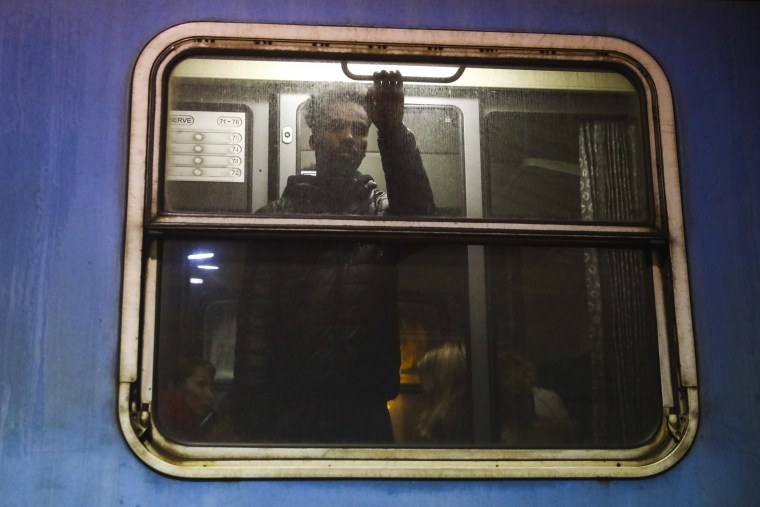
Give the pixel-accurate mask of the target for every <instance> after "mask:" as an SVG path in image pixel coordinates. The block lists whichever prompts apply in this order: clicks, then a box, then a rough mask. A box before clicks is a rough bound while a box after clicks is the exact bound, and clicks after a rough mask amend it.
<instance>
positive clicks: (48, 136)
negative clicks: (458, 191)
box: [0, 0, 760, 507]
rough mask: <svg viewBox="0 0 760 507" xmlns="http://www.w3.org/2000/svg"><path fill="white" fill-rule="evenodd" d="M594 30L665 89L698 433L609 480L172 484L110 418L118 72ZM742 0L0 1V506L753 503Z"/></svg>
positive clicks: (758, 340) (753, 74)
mask: <svg viewBox="0 0 760 507" xmlns="http://www.w3.org/2000/svg"><path fill="white" fill-rule="evenodd" d="M196 20H219V21H240V22H275V23H302V24H303V23H306V24H330V25H356V26H388V27H402V28H403V27H409V28H411V27H418V28H445V29H463V30H496V31H527V32H548V33H574V34H598V35H609V36H615V37H621V38H623V39H627V40H629V41H632V42H634V43H636V44H639V45H640V46H642V47H643V48H645V49H646V50H647V51H649V52H650V53H651V54H652V55H653V56H654V57H655V59H656V60H657V61H658V62H659V63H660V64H661V65H662V67H663V69H664V70H665V72H666V74H667V75H668V76H669V78H670V81H671V85H672V88H673V92H674V101H675V107H676V117H677V128H678V137H679V143H680V152H679V155H680V159H681V167H682V187H683V191H684V211H685V219H686V229H687V240H688V253H689V262H690V269H691V283H692V296H693V310H694V324H695V333H696V341H697V349H698V350H697V352H698V354H699V356H698V366H699V378H700V383H701V390H700V397H701V400H700V401H701V407H702V411H701V426H700V431H699V434H698V437H697V441H696V442H695V444H694V445H693V447H692V450H691V451H690V452H689V454H688V455H687V456H686V458H685V459H684V460H683V461H682V462H681V463H680V464H678V465H677V466H676V467H675V468H673V469H672V470H670V471H668V472H666V473H664V474H662V475H660V476H657V477H654V478H649V479H643V480H628V481H627V480H615V481H594V480H576V481H552V480H540V481H539V480H536V481H511V480H506V481H403V480H400V481H229V482H222V481H181V480H176V479H172V478H168V477H165V476H162V475H160V474H157V473H156V472H154V471H152V470H150V469H148V468H147V467H146V466H144V465H143V464H141V463H140V461H139V460H138V459H137V458H135V457H134V456H133V455H132V453H131V451H130V450H129V449H128V447H127V446H126V444H125V443H124V441H123V439H122V436H121V434H120V430H119V427H118V424H117V417H116V375H117V364H118V323H119V286H120V266H121V264H120V255H121V247H122V244H121V242H122V239H123V238H122V227H123V219H124V205H125V168H126V156H127V124H128V118H127V114H128V103H129V87H130V74H131V70H132V66H133V64H134V62H135V59H136V58H137V56H138V54H139V52H140V50H141V49H142V47H143V46H144V45H145V43H146V42H147V41H148V40H150V38H151V37H152V36H153V35H155V34H157V33H158V32H160V31H162V30H163V29H165V28H167V27H169V26H171V25H175V24H178V23H182V22H186V21H196ZM758 26H760V4H758V3H756V2H698V1H693V2H685V1H655V0H651V1H633V0H628V1H616V2H609V1H602V0H573V1H568V0H562V1H560V0H471V1H470V2H467V3H464V2H461V0H456V1H454V0H444V1H434V0H417V1H415V2H409V1H402V0H384V1H382V2H378V1H373V2H369V1H362V0H359V1H357V0H319V1H318V0H277V1H272V0H260V1H251V0H227V1H226V2H209V1H206V0H204V1H200V0H183V1H173V2H170V1H164V2H160V1H155V0H150V1H149V0H134V1H130V2H123V1H117V0H97V1H96V0H80V1H76V2H75V1H71V0H70V1H60V0H59V1H53V0H50V1H43V0H28V1H24V2H21V1H19V2H10V1H5V2H3V3H2V6H0V224H2V225H0V492H1V493H0V505H8V506H21V505H24V506H26V505H96V506H99V505H130V506H135V505H141V506H146V505H170V504H171V505H181V504H183V503H185V504H188V505H209V506H211V505H241V504H242V505H248V504H253V505H324V504H328V505H332V506H336V507H337V506H342V505H414V506H436V507H441V506H446V505H468V504H479V505H514V504H516V505H547V504H549V505H551V504H554V505H630V506H638V505H646V504H662V503H668V504H671V505H710V506H711V505H752V504H753V503H754V498H755V497H756V496H757V495H758V494H759V493H760V481H757V480H756V475H757V474H756V472H754V471H755V470H757V469H760V444H758V438H757V436H758V435H760V399H759V397H760V374H759V373H758V372H760V345H759V344H760V312H758V303H757V301H759V300H760V255H759V254H758V252H760V128H759V127H760V99H758V88H760V71H759V70H758V68H759V67H760V66H758V64H757V63H758V62H760V30H758V29H757V28H758Z"/></svg>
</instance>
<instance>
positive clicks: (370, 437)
mask: <svg viewBox="0 0 760 507" xmlns="http://www.w3.org/2000/svg"><path fill="white" fill-rule="evenodd" d="M403 104H404V94H403V81H402V78H401V75H400V74H399V73H397V72H385V71H383V72H381V73H377V74H376V75H375V82H374V84H373V86H372V87H370V89H369V90H368V91H367V92H365V93H357V92H352V91H346V90H345V89H337V88H333V89H330V90H326V91H323V92H322V93H319V94H316V95H313V96H312V97H311V99H310V100H309V102H308V103H307V113H306V120H307V124H308V125H309V127H310V128H311V130H312V136H311V138H310V140H309V144H310V146H311V147H312V148H313V150H314V152H315V157H316V165H315V168H314V170H315V171H316V175H297V176H291V177H290V178H289V179H288V183H287V186H286V188H285V190H284V191H283V193H282V197H281V198H280V199H278V200H276V201H274V202H272V203H269V204H268V205H266V206H264V207H263V208H262V209H260V210H259V211H258V213H261V214H271V215H290V214H308V215H321V216H325V215H366V216H383V215H396V216H423V215H428V216H429V215H433V214H434V213H435V204H434V201H433V193H432V190H431V188H430V183H429V181H428V178H427V175H426V173H425V169H424V167H423V164H422V159H421V157H420V154H419V150H418V149H417V145H416V141H415V138H414V135H413V134H412V133H411V132H410V131H409V130H408V129H407V128H406V127H405V126H404V124H403ZM371 123H375V125H376V126H377V128H378V145H379V148H380V155H381V160H382V166H383V171H384V173H385V178H386V183H387V193H386V192H383V191H381V190H379V189H378V188H377V184H376V183H375V181H374V180H373V179H372V177H371V176H368V175H362V174H360V173H359V172H358V171H357V169H358V167H359V165H360V164H361V161H362V159H363V158H364V155H365V152H366V149H367V136H368V132H369V127H370V124H371ZM402 255H403V252H402V249H401V248H399V247H398V246H397V245H393V244H391V243H377V242H357V241H346V240H327V239H324V240H311V241H308V242H304V241H287V240H279V241H260V242H252V243H251V244H250V246H249V254H248V258H247V262H246V272H245V274H244V280H243V284H242V285H243V294H242V297H241V307H240V312H239V314H240V317H239V319H238V323H239V324H238V337H237V344H236V359H235V383H234V386H233V391H232V395H231V396H232V398H231V400H232V406H233V411H234V417H235V421H236V430H237V432H238V433H239V434H240V435H241V436H242V437H243V438H245V439H248V440H250V441H255V442H267V443H285V444H287V443H310V444H330V443H348V444H351V443H354V444H366V443H392V441H393V433H392V428H391V423H390V417H389V414H388V409H387V402H388V400H391V399H393V398H394V397H395V396H396V394H397V392H398V386H399V362H400V359H399V336H398V319H397V315H396V306H397V299H396V284H397V273H396V265H397V263H398V261H399V259H400V258H401V256H402Z"/></svg>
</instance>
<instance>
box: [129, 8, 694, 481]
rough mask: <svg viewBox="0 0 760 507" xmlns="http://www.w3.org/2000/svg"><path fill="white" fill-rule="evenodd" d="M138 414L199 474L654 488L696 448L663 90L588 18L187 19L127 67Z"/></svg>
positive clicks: (171, 455) (180, 466)
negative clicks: (549, 29) (569, 21)
mask: <svg viewBox="0 0 760 507" xmlns="http://www.w3.org/2000/svg"><path fill="white" fill-rule="evenodd" d="M132 111H133V114H132V126H131V145H130V173H129V199H128V209H127V228H126V243H125V245H126V246H125V258H124V262H125V265H124V293H123V319H122V359H121V374H120V381H121V384H120V385H121V388H120V415H121V421H122V427H123V429H124V432H125V435H126V437H127V440H128V441H129V442H130V445H131V446H132V448H133V449H134V450H135V452H136V453H137V454H138V455H139V456H140V457H141V458H142V459H143V460H145V461H146V462H148V463H149V464H151V465H152V466H153V467H155V468H156V469H158V470H161V471H163V472H166V473H169V474H173V475H178V476H184V477H307V476H308V477H492V478H494V477H526V476H528V477H542V476H557V475H562V476H567V477H632V476H646V475H652V474H655V473H658V472H660V471H662V470H664V469H666V468H668V467H670V466H672V465H673V464H674V463H676V462H677V461H678V460H679V459H680V457H681V456H683V454H684V453H685V452H686V449H688V447H689V446H690V444H691V442H692V441H693V439H694V434H695V431H696V422H697V419H696V415H697V392H696V388H697V382H696V371H695V361H694V352H693V339H692V336H691V326H690V312H689V296H688V285H687V271H686V264H685V253H684V247H683V227H682V225H681V218H680V216H681V211H680V202H679V199H678V195H679V188H678V172H677V163H676V159H675V144H674V138H673V130H672V121H673V118H672V104H671V103H670V99H669V89H668V86H667V81H666V79H665V77H664V76H663V74H662V72H661V70H660V69H659V67H657V65H656V64H655V63H654V62H653V61H652V60H651V58H650V57H649V56H648V55H647V54H646V53H645V52H643V51H642V50H640V49H639V48H637V47H635V46H633V45H631V44H629V43H626V42H623V41H620V40H617V39H606V38H587V37H575V36H532V35H524V34H523V35H514V34H498V33H492V34H484V33H478V34H468V33H466V32H437V31H432V32H431V31H395V30H371V29H366V30H359V29H341V28H330V29H327V28H324V27H285V26H277V25H237V24H223V23H191V24H187V25H180V26H178V27H174V28H172V29H169V30H167V31H166V32H163V33H162V34H160V35H159V36H158V37H157V38H156V39H155V40H154V41H153V42H151V43H150V44H149V45H148V46H147V47H146V49H145V50H144V52H143V54H142V55H141V57H140V60H139V61H138V64H137V67H136V71H135V78H134V84H133V99H132Z"/></svg>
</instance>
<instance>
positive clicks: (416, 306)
mask: <svg viewBox="0 0 760 507" xmlns="http://www.w3.org/2000/svg"><path fill="white" fill-rule="evenodd" d="M201 250H204V251H213V252H214V253H215V257H214V262H215V264H216V265H218V267H219V269H218V270H213V271H204V272H203V277H204V283H203V284H202V285H193V284H190V283H189V282H188V280H189V279H190V278H191V277H193V276H194V275H196V274H197V273H198V272H199V271H201V270H199V269H198V264H199V263H202V262H205V261H198V260H192V259H188V255H190V254H192V253H194V252H198V251H201ZM483 265H485V266H486V267H487V269H486V273H487V276H486V279H485V284H483V285H478V284H476V283H472V280H473V279H474V278H473V276H472V274H473V273H474V272H475V271H474V270H475V269H476V268H477V267H478V266H483ZM650 272H651V267H650V266H649V261H648V256H647V254H646V253H645V251H641V250H636V249H624V248H615V249H605V248H580V247H578V248H575V247H574V248H570V247H564V248H557V247H514V246H495V245H488V246H486V247H485V248H479V249H478V248H476V249H473V248H468V247H467V246H466V245H458V244H444V243H441V244H406V243H401V242H392V241H388V242H384V243H365V242H359V243H357V242H353V241H337V240H336V241H328V240H323V241H313V240H311V241H299V240H287V241H286V240H277V241H275V240H272V241H254V240H245V241H244V240H234V241H233V240H229V241H213V242H210V241H209V242H202V241H184V240H171V239H167V240H163V242H162V265H161V292H162V294H161V298H160V301H161V307H160V309H159V310H160V312H159V331H160V332H159V340H158V341H159V343H158V348H157V350H158V354H157V360H156V361H157V364H156V366H157V372H158V375H157V381H158V386H157V392H158V393H159V394H158V396H157V399H156V416H157V419H158V427H159V429H160V430H161V431H162V432H165V433H166V435H167V436H168V437H169V438H172V439H175V440H178V441H183V442H196V443H210V442H228V443H239V444H241V445H243V444H264V445H290V444H299V445H304V444H307V445H315V446H322V445H324V446H329V445H349V446H351V445H357V446H366V445H373V446H374V445H377V446H394V445H397V446H402V447H410V446H411V447H427V446H437V447H440V446H442V447H461V446H466V447H471V446H476V447H486V448H525V447H533V448H535V447H558V448H588V447H591V448H610V447H633V446H637V445H641V444H642V443H644V442H646V441H647V439H649V438H651V436H652V435H653V434H654V432H655V431H657V429H658V428H659V426H660V424H661V422H662V410H661V401H660V391H659V362H658V353H657V337H656V330H655V317H654V308H653V305H654V303H653V301H652V287H651V275H650ZM481 302H482V303H481ZM480 304H484V305H485V307H486V308H485V312H483V311H480V309H477V308H475V307H474V306H473V305H476V306H477V305H480ZM478 315H485V319H486V322H485V323H484V322H474V319H476V318H479V317H477V316H478ZM480 329H484V330H486V333H485V335H483V334H482V333H479V332H475V331H474V330H480ZM479 354H487V357H480V356H479ZM179 358H200V359H203V360H204V361H209V360H211V362H212V364H213V365H214V367H215V368H214V373H212V374H211V375H207V377H210V381H211V384H212V387H213V395H214V396H213V399H209V398H208V396H206V397H205V398H203V397H201V398H202V399H203V400H204V401H203V403H201V404H200V405H202V408H203V410H198V411H196V412H192V413H195V414H198V416H195V417H196V419H197V418H198V417H200V416H201V415H203V414H206V415H208V414H209V413H213V414H214V415H213V418H212V419H213V420H214V421H215V424H218V425H219V426H218V427H217V429H216V430H215V431H214V432H211V431H208V432H204V431H201V429H200V428H199V427H193V428H192V431H190V430H187V429H177V428H178V426H177V424H176V423H175V422H174V420H175V419H176V418H177V417H175V416H177V414H180V415H181V413H183V412H182V411H183V410H184V409H181V408H178V407H179V406H180V405H181V404H180V403H178V402H177V399H178V395H176V393H177V388H178V386H182V385H183V384H184V380H183V378H181V376H179V375H177V374H176V373H175V372H176V371H178V370H177V365H178V363H179V361H180V359H179ZM204 364H205V363H204ZM474 365H477V368H478V370H477V371H474V368H475V367H474ZM481 368H486V369H487V371H486V372H485V376H484V375H483V371H481V370H480V369H481ZM186 370H187V369H186ZM189 371H190V375H188V376H191V375H192V373H193V371H192V369H190V370H189ZM475 373H477V374H475ZM483 379H485V380H483ZM172 391H174V392H175V395H172V394H171V392H172ZM204 396H205V395H204ZM483 398H485V399H486V400H487V402H486V403H485V404H484V403H475V402H474V400H476V399H478V400H479V399H483ZM186 405H189V406H191V407H192V403H186ZM175 412H177V414H175ZM184 413H187V414H189V413H191V412H188V410H184ZM201 413H203V414H201ZM189 419H190V420H196V419H193V418H189ZM484 421H486V423H485V426H484ZM194 424H195V423H194ZM483 427H486V428H489V429H488V431H486V432H485V433H483V431H482V430H478V429H476V428H483Z"/></svg>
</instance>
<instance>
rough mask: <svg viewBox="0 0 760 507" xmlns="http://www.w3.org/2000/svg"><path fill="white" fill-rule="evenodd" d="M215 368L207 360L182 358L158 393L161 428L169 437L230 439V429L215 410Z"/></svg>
mask: <svg viewBox="0 0 760 507" xmlns="http://www.w3.org/2000/svg"><path fill="white" fill-rule="evenodd" d="M215 376H216V368H215V367H214V365H213V364H212V363H211V362H209V361H206V360H204V359H198V358H186V357H180V358H179V359H177V361H176V363H175V365H174V368H172V371H171V374H170V376H169V378H168V384H169V385H168V386H167V387H166V388H164V389H161V390H160V391H159V395H158V400H157V409H158V422H159V426H160V427H162V428H165V429H166V432H167V436H169V437H172V438H177V439H180V440H190V441H214V440H215V441H218V440H231V439H232V434H231V432H230V430H229V426H228V425H227V424H226V422H225V421H223V420H222V419H221V418H220V417H219V415H218V414H217V413H216V412H215V410H214V393H213V390H212V386H213V383H214V377H215Z"/></svg>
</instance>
